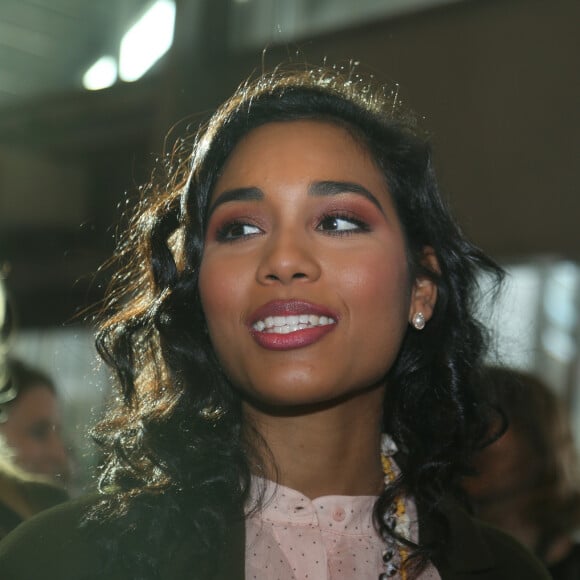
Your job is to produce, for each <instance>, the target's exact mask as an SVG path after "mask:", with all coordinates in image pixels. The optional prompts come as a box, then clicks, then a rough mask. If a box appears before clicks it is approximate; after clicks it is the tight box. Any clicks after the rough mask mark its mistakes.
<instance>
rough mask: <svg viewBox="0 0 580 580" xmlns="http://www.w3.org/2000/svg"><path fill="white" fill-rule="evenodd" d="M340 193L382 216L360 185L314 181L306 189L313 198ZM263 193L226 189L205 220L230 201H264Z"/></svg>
mask: <svg viewBox="0 0 580 580" xmlns="http://www.w3.org/2000/svg"><path fill="white" fill-rule="evenodd" d="M341 193H354V194H357V195H361V196H362V197H364V198H366V199H368V200H369V201H370V202H371V203H372V204H373V205H374V206H376V207H377V208H378V209H379V211H380V212H381V213H382V214H384V213H385V212H384V210H383V208H382V206H381V204H380V203H379V200H378V199H377V198H376V197H375V196H374V195H373V194H372V193H371V192H370V191H369V190H368V189H367V188H366V187H363V186H362V185H360V183H354V182H352V181H315V182H314V183H311V184H310V185H309V187H308V195H310V196H313V197H325V196H333V195H339V194H341ZM264 197H265V196H264V192H263V191H262V190H261V189H260V188H259V187H237V188H235V189H228V190H226V191H224V192H222V193H220V194H219V195H218V197H217V198H216V199H215V200H214V202H213V203H212V204H211V206H210V207H209V209H208V211H207V218H208V219H209V217H210V216H211V215H212V213H213V212H214V211H215V210H216V209H217V208H218V207H219V206H220V205H223V204H224V203H229V202H231V201H261V200H263V199H264Z"/></svg>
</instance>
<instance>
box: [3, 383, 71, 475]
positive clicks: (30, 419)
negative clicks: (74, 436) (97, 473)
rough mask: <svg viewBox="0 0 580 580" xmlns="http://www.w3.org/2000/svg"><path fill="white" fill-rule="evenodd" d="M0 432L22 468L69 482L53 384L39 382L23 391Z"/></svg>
mask: <svg viewBox="0 0 580 580" xmlns="http://www.w3.org/2000/svg"><path fill="white" fill-rule="evenodd" d="M0 434H2V435H3V436H4V438H5V439H6V443H7V445H8V447H10V448H11V449H12V451H13V452H14V461H15V463H17V465H19V466H20V467H21V468H22V469H24V470H25V471H28V472H29V473H36V474H39V475H46V476H48V477H50V478H52V479H54V480H55V481H58V482H60V483H66V481H67V480H68V478H69V476H70V465H69V457H68V453H67V451H66V448H65V446H64V443H63V440H62V435H61V417H60V409H59V406H58V401H57V399H56V397H55V396H54V393H53V392H52V390H51V389H50V388H49V387H47V386H45V385H43V384H42V383H39V384H38V385H35V386H31V387H29V388H28V389H26V390H25V391H23V392H22V394H20V395H19V396H18V397H17V399H16V400H15V401H14V402H13V403H11V404H10V407H9V410H8V419H7V420H6V422H5V423H3V424H2V425H0Z"/></svg>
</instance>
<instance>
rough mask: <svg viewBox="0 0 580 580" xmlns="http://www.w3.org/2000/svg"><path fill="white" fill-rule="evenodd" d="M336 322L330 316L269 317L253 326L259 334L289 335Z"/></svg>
mask: <svg viewBox="0 0 580 580" xmlns="http://www.w3.org/2000/svg"><path fill="white" fill-rule="evenodd" d="M335 322H336V321H335V320H334V319H333V318H330V317H329V316H316V314H300V315H292V316H268V318H265V319H264V320H258V321H257V322H255V323H254V324H253V328H254V330H257V331H258V332H275V333H277V334H288V333H289V332H295V331H296V330H304V329H305V328H308V327H312V326H327V325H328V324H334V323H335Z"/></svg>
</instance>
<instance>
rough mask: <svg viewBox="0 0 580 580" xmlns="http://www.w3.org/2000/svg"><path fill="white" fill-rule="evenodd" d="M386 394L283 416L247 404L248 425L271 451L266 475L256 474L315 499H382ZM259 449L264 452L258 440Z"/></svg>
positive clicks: (265, 459)
mask: <svg viewBox="0 0 580 580" xmlns="http://www.w3.org/2000/svg"><path fill="white" fill-rule="evenodd" d="M383 393H384V390H383V389H382V388H375V389H373V390H370V391H368V392H365V393H359V394H357V395H356V396H353V397H352V398H350V399H349V400H347V401H341V402H340V403H336V404H330V405H317V406H310V407H307V408H300V409H293V410H292V411H291V412H285V413H284V414H280V412H279V410H278V412H275V411H273V410H268V409H265V408H264V407H263V406H256V405H254V404H250V403H245V404H244V413H245V416H246V420H247V422H248V423H249V425H251V426H253V428H254V429H255V431H256V432H257V433H258V436H259V438H261V439H262V440H263V442H264V443H265V444H266V447H267V450H264V451H265V452H264V453H261V454H260V456H261V459H262V461H261V463H262V465H263V470H264V471H262V470H260V471H259V472H257V474H258V475H262V476H264V477H266V478H267V479H271V480H274V481H277V482H278V483H280V484H282V485H285V486H287V487H291V488H292V489H296V490H297V491H300V492H301V493H303V494H304V495H306V496H307V497H309V498H311V499H314V498H316V497H321V496H324V495H377V494H379V493H380V492H381V490H382V486H383V473H382V467H381V461H380V435H381V419H382V403H383ZM250 438H251V436H250ZM259 438H258V439H259ZM254 440H255V438H254ZM255 448H257V449H258V450H260V449H261V446H260V445H259V441H258V443H257V444H256V445H255Z"/></svg>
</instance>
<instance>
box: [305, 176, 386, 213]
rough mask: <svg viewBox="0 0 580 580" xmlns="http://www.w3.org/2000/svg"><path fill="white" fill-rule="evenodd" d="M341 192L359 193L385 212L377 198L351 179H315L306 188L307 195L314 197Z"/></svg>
mask: <svg viewBox="0 0 580 580" xmlns="http://www.w3.org/2000/svg"><path fill="white" fill-rule="evenodd" d="M341 193H355V194H357V195H361V196H362V197H364V198H366V199H368V200H369V201H370V202H371V203H372V204H373V205H375V206H376V207H377V208H378V209H379V211H380V212H381V213H382V214H384V213H385V212H384V210H383V208H382V206H381V204H380V203H379V200H378V199H377V198H376V197H375V196H374V195H373V194H372V193H371V192H370V191H369V190H368V189H367V188H366V187H363V186H362V185H361V184H360V183H354V182H352V181H315V182H314V183H312V184H311V185H310V187H309V188H308V195H312V196H315V197H319V196H327V195H339V194H341Z"/></svg>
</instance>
